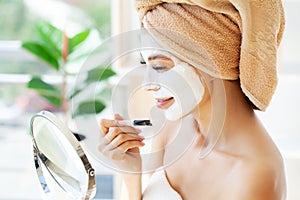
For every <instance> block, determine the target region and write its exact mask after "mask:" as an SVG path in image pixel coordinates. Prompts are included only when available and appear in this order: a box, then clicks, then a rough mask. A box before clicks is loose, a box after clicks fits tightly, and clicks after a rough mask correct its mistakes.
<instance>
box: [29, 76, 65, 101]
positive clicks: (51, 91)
mask: <svg viewBox="0 0 300 200" xmlns="http://www.w3.org/2000/svg"><path fill="white" fill-rule="evenodd" d="M27 87H28V88H30V89H33V90H35V91H37V92H38V93H39V94H40V95H41V96H43V97H44V98H46V99H47V100H48V101H49V102H50V103H52V104H53V105H55V106H61V92H60V90H58V89H57V88H56V87H54V86H53V85H50V84H48V83H46V82H44V81H43V80H42V79H41V78H39V77H33V78H32V79H31V80H30V81H29V82H28V84H27Z"/></svg>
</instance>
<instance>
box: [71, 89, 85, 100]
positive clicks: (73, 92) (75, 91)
mask: <svg viewBox="0 0 300 200" xmlns="http://www.w3.org/2000/svg"><path fill="white" fill-rule="evenodd" d="M84 89H85V87H84V88H80V89H79V88H76V89H74V90H73V91H72V93H71V94H70V95H69V98H70V99H72V98H74V97H75V96H76V95H77V94H79V93H80V92H81V91H82V90H84Z"/></svg>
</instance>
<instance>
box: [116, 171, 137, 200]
mask: <svg viewBox="0 0 300 200" xmlns="http://www.w3.org/2000/svg"><path fill="white" fill-rule="evenodd" d="M122 179H123V182H122V193H121V200H141V199H142V176H141V174H122Z"/></svg>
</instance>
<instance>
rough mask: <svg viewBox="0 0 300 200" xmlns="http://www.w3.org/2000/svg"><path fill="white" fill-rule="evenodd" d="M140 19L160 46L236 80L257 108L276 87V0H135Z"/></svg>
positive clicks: (280, 23)
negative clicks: (238, 80)
mask: <svg viewBox="0 0 300 200" xmlns="http://www.w3.org/2000/svg"><path fill="white" fill-rule="evenodd" d="M135 3H136V9H137V10H138V12H139V14H140V20H141V22H142V23H143V25H144V26H145V27H146V28H147V29H148V31H149V32H150V33H151V34H152V35H153V36H154V38H155V39H156V40H157V41H158V42H159V44H161V45H162V47H165V48H168V49H170V50H172V53H173V52H175V54H176V56H178V57H179V58H181V59H183V60H185V61H186V62H188V63H190V64H192V65H193V66H195V67H197V68H198V69H199V70H201V71H204V72H206V73H208V74H210V75H211V76H213V77H217V78H222V79H226V80H237V79H240V84H241V88H242V90H243V92H244V93H245V95H246V96H247V97H248V98H249V99H250V101H251V102H252V103H253V104H254V105H255V107H257V108H258V109H260V110H265V109H266V108H267V106H268V105H269V103H270V101H271V98H272V96H273V94H274V91H275V88H276V85H277V49H278V46H279V44H280V41H281V38H282V34H283V29H284V23H285V21H284V12H283V7H282V2H281V0H136V1H135Z"/></svg>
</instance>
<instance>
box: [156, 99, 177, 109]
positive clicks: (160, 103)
mask: <svg viewBox="0 0 300 200" xmlns="http://www.w3.org/2000/svg"><path fill="white" fill-rule="evenodd" d="M155 100H156V105H157V107H159V108H162V109H167V108H169V107H170V106H171V105H172V104H173V103H174V98H173V97H168V98H155Z"/></svg>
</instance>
